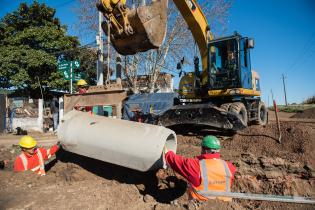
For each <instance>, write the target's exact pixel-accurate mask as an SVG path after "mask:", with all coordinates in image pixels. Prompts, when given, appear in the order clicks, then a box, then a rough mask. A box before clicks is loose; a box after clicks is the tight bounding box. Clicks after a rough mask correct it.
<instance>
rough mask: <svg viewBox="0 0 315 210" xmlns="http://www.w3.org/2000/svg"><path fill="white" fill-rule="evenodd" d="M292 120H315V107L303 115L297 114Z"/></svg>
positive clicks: (305, 111)
mask: <svg viewBox="0 0 315 210" xmlns="http://www.w3.org/2000/svg"><path fill="white" fill-rule="evenodd" d="M291 118H306V119H315V107H314V108H310V109H306V110H304V111H303V112H301V113H296V114H295V115H293V116H292V117H291Z"/></svg>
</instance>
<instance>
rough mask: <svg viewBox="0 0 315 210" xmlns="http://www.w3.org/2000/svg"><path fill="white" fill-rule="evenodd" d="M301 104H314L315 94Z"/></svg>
mask: <svg viewBox="0 0 315 210" xmlns="http://www.w3.org/2000/svg"><path fill="white" fill-rule="evenodd" d="M303 104H315V95H314V96H312V97H309V98H308V99H306V100H305V101H303Z"/></svg>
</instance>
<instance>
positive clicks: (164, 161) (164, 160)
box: [162, 146, 168, 169]
mask: <svg viewBox="0 0 315 210" xmlns="http://www.w3.org/2000/svg"><path fill="white" fill-rule="evenodd" d="M167 152H168V149H167V148H166V146H164V148H163V153H162V158H163V168H164V169H167V166H168V165H167V163H166V159H165V155H166V153H167Z"/></svg>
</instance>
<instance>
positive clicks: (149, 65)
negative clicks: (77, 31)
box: [79, 0, 232, 92]
mask: <svg viewBox="0 0 315 210" xmlns="http://www.w3.org/2000/svg"><path fill="white" fill-rule="evenodd" d="M130 2H131V1H130ZM134 2H136V1H134ZM138 2H139V1H138ZM95 3H96V1H88V0H80V5H81V6H80V8H79V11H80V12H79V14H80V20H81V21H80V27H81V29H82V31H86V32H87V33H88V32H91V31H97V26H98V24H97V21H98V13H97V12H96V9H95ZM147 3H150V2H149V1H147ZM198 3H199V4H200V5H201V8H202V10H203V12H204V14H205V15H206V17H207V19H208V22H209V24H210V28H211V31H212V32H213V33H214V35H222V34H224V33H225V31H226V23H227V19H228V17H229V9H230V7H231V5H232V1H231V0H210V1H198ZM129 6H130V5H129ZM192 52H195V41H194V40H193V37H192V35H191V32H190V31H189V30H188V28H187V24H186V22H185V20H184V19H183V17H182V16H181V15H180V14H179V11H178V10H177V8H176V6H175V5H174V3H173V2H172V1H169V10H168V26H167V34H166V38H165V41H164V44H163V45H162V46H161V47H160V49H158V50H150V51H148V52H144V53H137V54H136V55H134V56H128V58H127V59H123V60H126V61H127V65H126V66H127V68H125V69H124V71H123V72H124V75H125V79H126V80H127V84H129V87H130V89H131V90H132V91H133V92H138V90H137V89H136V87H137V84H136V83H137V75H140V74H146V75H149V81H148V88H147V92H153V91H154V89H155V87H156V81H157V78H158V75H159V73H160V72H161V71H168V72H171V73H173V74H177V72H176V71H175V69H176V64H177V63H178V62H179V61H180V60H181V59H182V57H184V56H186V57H188V59H185V60H186V62H185V63H186V64H189V65H190V66H191V69H193V60H192V59H193V56H194V55H192ZM195 55H196V56H198V55H199V53H198V51H196V54H195ZM114 57H115V55H112V58H114ZM112 60H114V59H112Z"/></svg>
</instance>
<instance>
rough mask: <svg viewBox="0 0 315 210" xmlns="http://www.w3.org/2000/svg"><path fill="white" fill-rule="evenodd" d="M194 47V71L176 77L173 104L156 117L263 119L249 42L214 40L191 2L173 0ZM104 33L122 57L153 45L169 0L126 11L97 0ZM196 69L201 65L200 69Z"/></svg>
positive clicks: (115, 2) (232, 125)
mask: <svg viewBox="0 0 315 210" xmlns="http://www.w3.org/2000/svg"><path fill="white" fill-rule="evenodd" d="M173 2H174V4H175V5H176V7H177V8H178V10H179V11H180V13H181V15H182V16H183V18H184V20H185V21H186V23H187V25H188V28H189V30H190V31H191V33H192V36H193V38H194V40H195V42H196V44H197V46H198V48H199V52H200V59H201V67H200V61H199V60H200V59H199V57H198V56H195V57H194V71H192V72H189V73H188V74H186V75H184V76H183V77H181V79H180V82H179V96H178V97H177V98H175V99H174V106H173V107H172V108H171V109H169V110H167V111H166V112H164V114H162V116H160V117H159V120H158V124H159V125H163V126H165V127H169V126H174V125H181V124H193V125H206V126H211V127H214V128H217V129H226V130H240V129H243V128H245V127H246V126H248V125H251V124H259V125H265V124H266V123H267V108H266V106H265V104H264V102H263V101H262V100H261V97H260V96H261V91H260V82H259V81H260V80H259V75H258V73H257V72H255V71H253V70H252V69H251V59H250V50H251V49H252V48H254V40H253V39H251V38H248V37H243V36H241V35H240V34H238V33H236V32H235V33H234V34H233V35H231V36H227V37H220V38H216V39H215V38H214V36H213V34H212V32H211V30H210V26H209V24H208V22H207V19H206V17H205V15H204V14H203V12H202V10H201V8H200V6H199V5H198V3H197V1H196V0H173ZM96 7H97V9H98V10H99V11H100V12H102V13H103V15H104V17H105V21H104V22H103V23H102V28H103V30H104V32H105V33H106V34H107V35H108V36H110V40H111V43H112V45H113V46H114V48H115V49H116V51H117V52H118V53H120V54H121V55H133V54H136V53H138V52H145V51H148V50H151V49H158V48H159V47H161V45H162V44H163V42H164V39H165V36H166V28H167V11H168V0H155V1H152V3H151V4H150V5H144V6H140V7H137V8H134V9H130V8H129V7H128V6H127V3H126V0H99V2H98V3H97V4H96ZM200 68H201V69H200Z"/></svg>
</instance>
